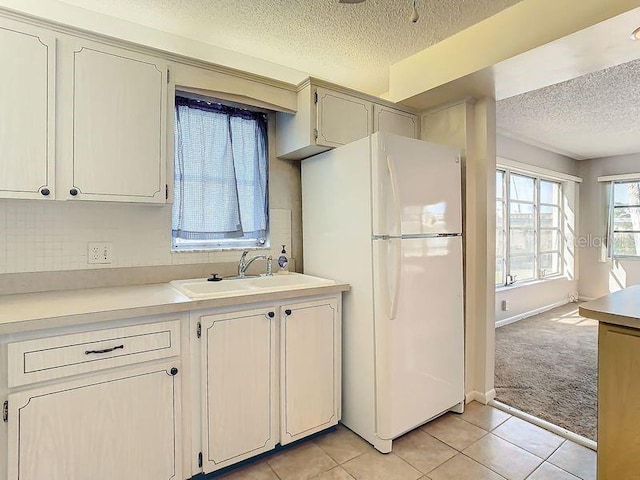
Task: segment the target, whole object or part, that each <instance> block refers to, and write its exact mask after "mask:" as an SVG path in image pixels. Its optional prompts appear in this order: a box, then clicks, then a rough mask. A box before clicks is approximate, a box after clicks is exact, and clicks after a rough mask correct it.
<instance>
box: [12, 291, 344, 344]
mask: <svg viewBox="0 0 640 480" xmlns="http://www.w3.org/2000/svg"><path fill="white" fill-rule="evenodd" d="M347 290H349V285H347V284H343V283H336V284H334V285H324V286H314V287H311V288H303V289H296V290H290V291H280V292H270V293H252V294H248V295H241V296H235V297H226V298H217V299H202V300H192V299H190V298H189V297H187V296H185V295H182V294H181V293H180V292H178V291H177V290H175V289H173V288H172V287H171V286H170V285H169V284H168V283H158V284H151V285H133V286H125V287H104V288H87V289H81V290H60V291H49V292H41V293H26V294H18V295H0V335H6V334H12V333H19V332H26V331H32V330H41V329H47V328H57V327H64V326H70V325H80V324H85V323H95V322H105V321H110V320H119V319H123V318H130V317H141V316H146V315H161V314H165V313H175V312H184V311H188V310H200V309H208V308H218V307H227V306H233V305H245V304H250V303H259V302H273V301H279V300H283V299H291V298H300V297H309V296H315V295H329V294H334V293H339V292H344V291H347Z"/></svg>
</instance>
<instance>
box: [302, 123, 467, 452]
mask: <svg viewBox="0 0 640 480" xmlns="http://www.w3.org/2000/svg"><path fill="white" fill-rule="evenodd" d="M302 215H303V218H302V221H303V237H304V248H303V251H304V258H303V262H304V266H303V267H304V271H305V273H308V274H310V275H317V276H321V277H327V278H333V279H336V280H340V281H344V282H347V283H349V284H350V285H351V289H350V291H349V292H346V293H345V295H344V298H343V332H342V334H343V349H342V351H343V355H342V359H343V360H342V361H343V368H342V370H343V382H342V384H343V387H342V388H343V390H342V391H343V400H342V423H343V424H344V425H346V426H347V427H348V428H350V429H351V430H353V431H354V432H356V433H357V434H358V435H360V436H361V437H363V438H364V439H365V440H367V441H368V442H369V443H371V444H373V445H374V447H375V448H376V449H378V450H379V451H381V452H385V453H386V452H389V451H391V448H392V441H393V439H395V438H397V437H399V436H401V435H402V434H404V433H406V432H408V431H410V430H412V429H414V428H416V427H417V426H419V425H422V424H424V423H426V422H428V421H429V420H431V419H433V418H434V417H436V416H438V415H440V414H442V413H443V412H446V411H448V410H450V409H454V410H455V411H458V412H461V411H462V408H463V406H464V304H463V279H462V275H463V274H462V214H461V170H460V159H459V153H458V151H456V150H455V149H453V148H451V147H446V146H442V145H435V144H431V143H427V142H423V141H421V140H415V139H410V138H405V137H400V136H397V135H391V134H386V133H381V132H379V133H375V134H373V135H371V136H370V137H367V138H363V139H361V140H358V141H355V142H353V143H350V144H348V145H344V146H342V147H339V148H336V149H334V150H331V151H328V152H325V153H322V154H320V155H316V156H314V157H311V158H308V159H306V160H304V161H303V162H302Z"/></svg>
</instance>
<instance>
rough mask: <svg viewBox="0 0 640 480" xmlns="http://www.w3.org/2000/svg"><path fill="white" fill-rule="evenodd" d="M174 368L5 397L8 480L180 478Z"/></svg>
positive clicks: (97, 378)
mask: <svg viewBox="0 0 640 480" xmlns="http://www.w3.org/2000/svg"><path fill="white" fill-rule="evenodd" d="M176 365H178V363H177V362H172V363H167V364H163V365H155V366H149V367H144V368H138V369H129V370H127V371H126V372H121V373H118V374H109V375H99V376H95V377H94V376H92V377H91V378H87V379H83V380H75V381H67V382H60V383H56V384H55V385H51V386H46V387H42V388H37V389H33V390H28V391H25V392H20V393H16V394H13V395H9V405H10V408H9V419H10V420H11V421H10V423H9V479H10V480H42V479H45V478H46V479H49V480H83V479H86V478H95V479H104V480H107V479H116V478H120V479H128V478H130V479H134V478H153V479H157V480H164V479H167V480H168V479H178V478H181V476H179V475H180V472H179V469H178V465H176V462H177V459H179V458H180V457H179V456H180V452H179V451H178V448H179V447H178V445H179V442H177V441H176V435H177V431H176V422H175V419H176V417H177V413H178V412H177V411H176V409H177V406H178V405H179V392H180V389H179V385H178V382H177V377H176V375H177V373H178V367H177V366H176Z"/></svg>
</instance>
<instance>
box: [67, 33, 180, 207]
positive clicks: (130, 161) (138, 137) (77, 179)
mask: <svg viewBox="0 0 640 480" xmlns="http://www.w3.org/2000/svg"><path fill="white" fill-rule="evenodd" d="M72 82H73V93H72V96H73V99H72V103H73V112H72V115H73V159H72V161H73V165H72V172H71V177H72V179H71V182H70V183H71V185H69V186H68V192H67V196H68V198H72V199H73V198H75V199H80V200H106V201H125V202H149V203H164V202H165V188H166V182H165V178H166V172H165V141H164V139H165V132H166V122H165V119H166V110H167V63H166V62H164V61H161V60H159V59H156V58H152V57H147V56H143V55H138V54H135V53H133V52H129V51H127V50H119V49H115V48H110V47H107V46H105V45H101V44H95V43H90V42H83V43H82V44H78V45H77V46H76V47H75V48H74V49H73V79H72Z"/></svg>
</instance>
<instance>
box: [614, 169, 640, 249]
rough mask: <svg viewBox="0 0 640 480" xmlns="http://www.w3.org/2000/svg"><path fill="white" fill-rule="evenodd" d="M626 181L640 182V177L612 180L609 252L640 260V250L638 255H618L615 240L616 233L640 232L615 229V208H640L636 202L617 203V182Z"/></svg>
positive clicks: (637, 232)
mask: <svg viewBox="0 0 640 480" xmlns="http://www.w3.org/2000/svg"><path fill="white" fill-rule="evenodd" d="M625 183H640V178H637V179H632V178H629V179H625V180H618V181H616V180H612V181H611V185H610V188H611V193H610V198H609V202H610V203H609V204H610V208H609V228H608V231H609V233H608V235H607V237H608V238H607V242H608V252H609V257H610V258H621V259H626V260H640V252H639V253H637V254H636V255H617V254H616V252H615V241H614V235H615V234H616V233H633V234H640V230H619V231H616V230H615V209H616V208H640V204H639V205H634V204H625V205H616V202H615V200H616V197H615V191H616V189H615V186H616V185H617V184H625Z"/></svg>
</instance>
